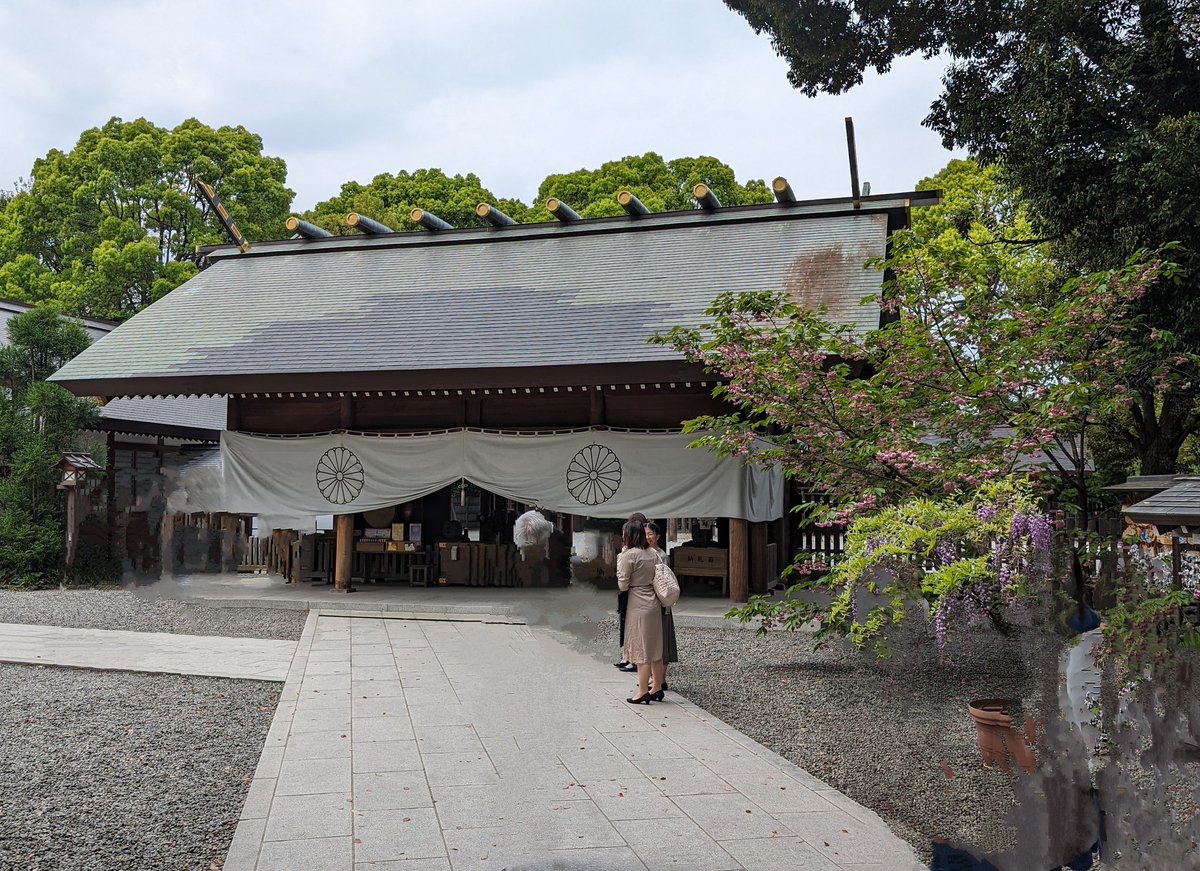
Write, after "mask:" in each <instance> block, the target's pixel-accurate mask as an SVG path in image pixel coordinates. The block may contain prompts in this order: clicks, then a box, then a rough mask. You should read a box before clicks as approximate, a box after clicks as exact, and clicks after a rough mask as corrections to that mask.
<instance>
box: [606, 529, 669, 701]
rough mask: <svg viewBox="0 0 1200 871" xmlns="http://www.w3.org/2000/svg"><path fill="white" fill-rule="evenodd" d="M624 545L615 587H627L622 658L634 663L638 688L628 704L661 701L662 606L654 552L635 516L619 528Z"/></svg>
mask: <svg viewBox="0 0 1200 871" xmlns="http://www.w3.org/2000/svg"><path fill="white" fill-rule="evenodd" d="M621 539H622V541H623V542H624V543H625V549H624V550H623V551H621V554H620V556H618V557H617V587H618V588H619V589H621V590H624V591H628V593H629V600H628V604H627V605H626V606H625V659H626V661H628V662H632V663H633V664H634V665H636V666H637V673H638V691H637V695H636V696H634V697H633V698H631V699H626V701H627V702H629V703H631V704H635V705H637V704H649V703H650V702H652V701H661V700H662V697H663V691H662V690H661V689H658V690H656V691H655V692H653V693H652V692H650V683H651V681H652V680H653V682H654V686H655V687H661V686H662V685H663V678H664V675H665V674H666V663H665V662H663V621H662V606H661V605H660V604H659V602H658V596H656V595H655V593H654V568H655V566H657V565H658V555H657V553H656V552H655V551H653V550H651V549H650V547H649V545H648V543H647V541H646V526H645V524H644V523H642V522H641V521H639V520H630V521H628V522H627V523H626V524H625V526H624V528H622V530H621Z"/></svg>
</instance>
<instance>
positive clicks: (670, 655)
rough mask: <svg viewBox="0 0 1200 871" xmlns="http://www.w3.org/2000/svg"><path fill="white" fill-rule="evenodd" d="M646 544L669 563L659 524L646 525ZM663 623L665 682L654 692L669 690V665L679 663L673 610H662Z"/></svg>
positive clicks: (656, 686) (657, 685)
mask: <svg viewBox="0 0 1200 871" xmlns="http://www.w3.org/2000/svg"><path fill="white" fill-rule="evenodd" d="M646 544H648V545H649V546H650V550H652V551H654V552H655V553H657V554H658V558H659V559H661V560H662V561H663V562H666V561H667V552H666V551H665V550H664V549H663V546H662V531H661V530H660V529H659V528H658V524H657V523H654V522H653V521H651V522H650V523H647V524H646ZM662 621H663V680H662V683H661V684H659V683H655V684H654V686H652V687H651V689H652V690H664V691H665V690H666V689H667V668H666V667H667V665H669V664H670V663H672V662H679V645H678V643H677V642H676V641H675V618H674V617H673V616H672V615H671V609H670V608H666V607H664V608H663V609H662Z"/></svg>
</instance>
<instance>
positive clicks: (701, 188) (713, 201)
mask: <svg viewBox="0 0 1200 871" xmlns="http://www.w3.org/2000/svg"><path fill="white" fill-rule="evenodd" d="M692 196H694V197H695V198H696V205H698V206H699V207H700V208H702V209H705V210H707V211H714V210H716V209H719V208H721V201H720V200H719V199H717V195H716V194H715V193H713V189H712V188H710V187H709V186H708V185H706V184H705V183H704V182H700V184H698V185H696V186H695V187H694V188H692Z"/></svg>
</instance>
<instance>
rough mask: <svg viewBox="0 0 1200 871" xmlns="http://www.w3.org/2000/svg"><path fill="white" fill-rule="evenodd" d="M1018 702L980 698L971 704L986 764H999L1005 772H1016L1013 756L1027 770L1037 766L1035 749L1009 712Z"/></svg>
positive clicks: (977, 735) (1027, 771) (980, 752)
mask: <svg viewBox="0 0 1200 871" xmlns="http://www.w3.org/2000/svg"><path fill="white" fill-rule="evenodd" d="M1015 705H1016V703H1015V702H1013V701H1012V700H1010V699H976V700H975V701H973V702H971V703H969V704H968V705H967V710H969V711H970V712H971V718H972V719H973V720H974V721H975V735H976V737H977V738H978V739H979V755H980V756H981V757H983V767H984V768H987V769H989V770H990V769H992V768H994V767H995V766H996V765H999V766H1000V770H1001V771H1003V772H1004V773H1005V774H1012V773H1013V766H1012V765H1010V764H1009V757H1012V761H1013V763H1015V764H1016V765H1017V766H1019V767H1020V768H1021V770H1022V771H1024V772H1025V773H1026V774H1032V773H1033V772H1034V771H1035V770H1036V769H1037V763H1036V761H1035V760H1034V758H1033V751H1032V750H1030V749H1029V745H1028V744H1027V743H1026V742H1025V736H1024V735H1022V734H1021V732H1020V731H1018V730H1017V729H1015V728H1013V721H1012V716H1011V715H1010V714H1009V711H1011V710H1012V709H1013V708H1014V707H1015Z"/></svg>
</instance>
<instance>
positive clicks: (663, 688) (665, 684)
mask: <svg viewBox="0 0 1200 871" xmlns="http://www.w3.org/2000/svg"><path fill="white" fill-rule="evenodd" d="M670 688H671V685H670V684H668V683H667V682H666V681H665V680H664V681H663V685H662V691H663V692H664V693H665V692H666V691H667V690H669V689H670Z"/></svg>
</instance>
